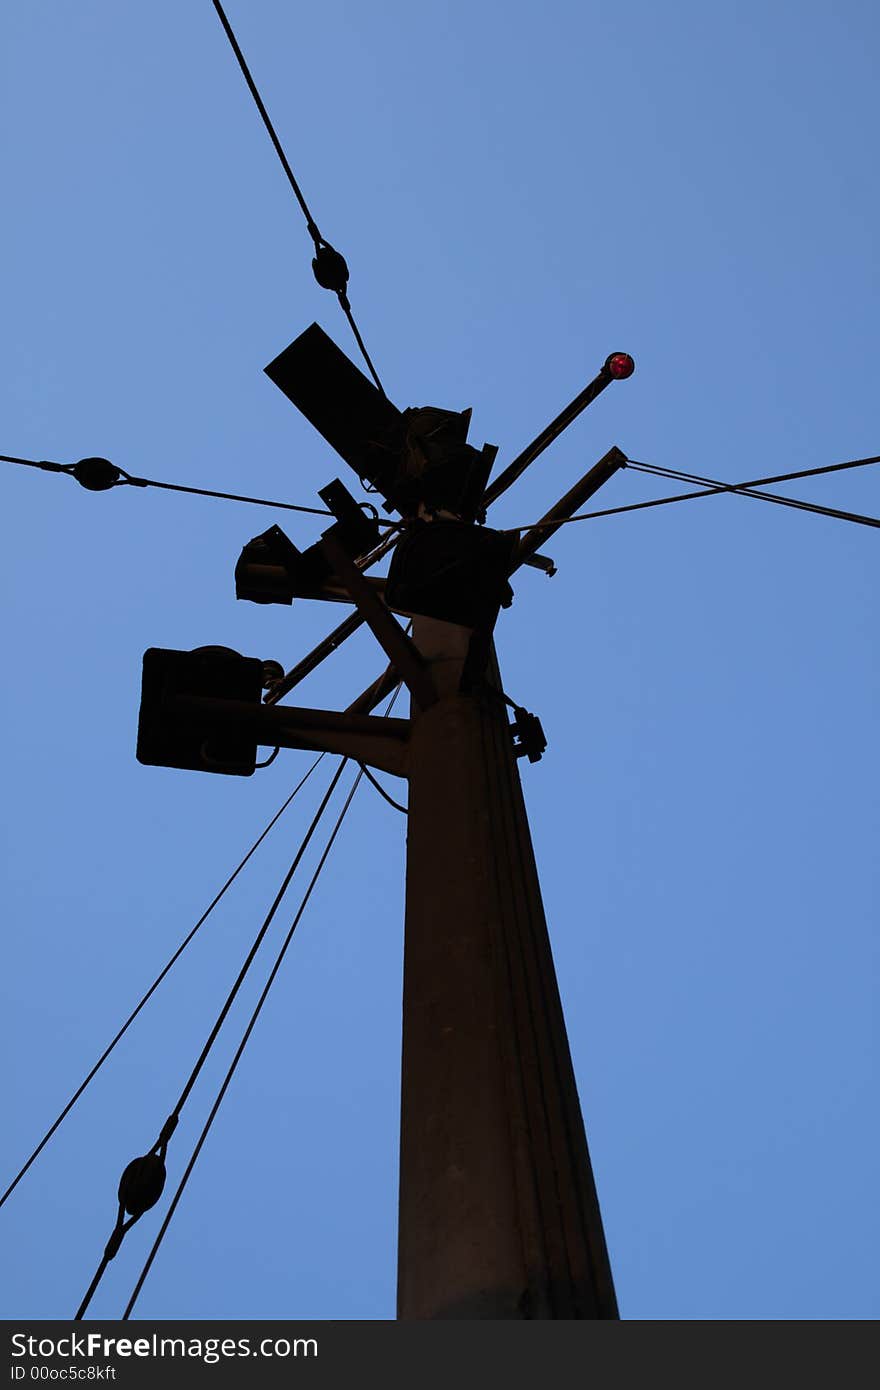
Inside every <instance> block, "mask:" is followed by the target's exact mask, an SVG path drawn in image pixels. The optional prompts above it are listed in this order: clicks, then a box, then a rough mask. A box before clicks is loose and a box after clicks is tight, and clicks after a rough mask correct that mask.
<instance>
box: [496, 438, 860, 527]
mask: <svg viewBox="0 0 880 1390" xmlns="http://www.w3.org/2000/svg"><path fill="white" fill-rule="evenodd" d="M635 463H636V460H635V459H632V460H627V466H631V465H632V464H635ZM873 463H880V454H878V455H876V456H875V457H872V458H863V459H849V460H848V461H847V462H846V463H831V464H827V465H826V466H825V467H824V468H805V469H800V470H799V471H798V472H796V473H778V474H776V475H774V476H773V477H772V478H753V479H751V480H750V481H749V482H746V483H739V484H736V485H733V484H728V483H724V484H719V485H718V486H717V487H708V488H703V489H701V490H700V491H699V492H678V493H675V494H674V495H673V496H672V497H654V498H652V499H650V500H649V501H647V502H629V503H627V504H626V505H625V506H622V507H603V508H602V510H601V511H595V512H578V513H577V515H576V516H569V517H565V518H564V519H563V520H562V521H554V522H550V521H548V522H546V523H544V524H546V525H547V526H550V525H553V526H560V525H561V526H567V525H568V523H569V522H571V521H592V520H594V519H595V518H596V517H600V516H621V515H622V514H623V513H624V512H640V511H646V510H647V509H648V508H649V507H668V506H669V505H670V504H671V503H673V502H692V501H693V500H694V499H695V498H697V497H717V496H719V495H720V494H721V493H723V492H728V491H730V490H731V487H734V486H737V487H760V486H762V485H765V486H766V485H769V484H771V483H788V482H792V481H794V480H795V479H797V478H815V477H818V476H819V475H820V474H824V473H838V472H840V471H842V470H843V469H845V468H864V467H866V466H867V465H869V464H873ZM645 466H646V465H644V464H641V463H639V464H638V467H639V469H641V468H644V467H645ZM848 515H849V516H856V515H858V514H857V513H849V514H848ZM863 520H864V521H865V522H867V523H869V524H870V523H873V522H874V520H875V519H874V518H873V517H865V518H864V519H863ZM541 525H542V523H541V522H536V521H533V522H530V523H528V524H527V525H525V526H505V527H504V528H503V529H504V530H505V531H536V530H538V529H539V527H540V526H541Z"/></svg>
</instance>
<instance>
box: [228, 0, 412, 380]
mask: <svg viewBox="0 0 880 1390" xmlns="http://www.w3.org/2000/svg"><path fill="white" fill-rule="evenodd" d="M212 3H213V6H214V9H215V10H216V11H217V15H218V18H219V20H220V23H221V24H222V25H223V29H224V31H225V33H226V37H227V39H228V40H229V43H230V45H231V47H232V51H233V53H234V54H235V57H236V59H237V61H238V66H239V67H240V68H241V71H242V75H243V77H244V80H245V82H246V83H247V85H248V90H249V91H250V94H251V96H252V97H253V99H254V104H255V105H256V108H257V110H258V111H259V113H260V116H261V118H262V121H263V125H264V126H265V127H266V130H267V132H268V135H269V139H270V140H271V141H272V144H273V145H274V147H275V153H276V154H277V155H278V158H279V160H280V161H281V167H282V169H283V170H284V172H285V174H286V175H287V179H288V182H289V183H290V186H291V188H292V189H293V192H294V196H295V197H296V200H297V202H298V203H299V205H300V208H301V210H302V214H303V217H304V218H305V220H306V231H307V232H308V234H309V236H310V237H311V239H312V242H313V243H314V247H315V258H314V260H313V261H312V270H313V271H314V274H315V279H316V280H317V282H318V284H319V285H320V286H321V287H322V289H327V290H332V291H333V292H334V293H335V295H336V298H337V299H338V300H339V303H340V305H341V306H342V311H343V313H344V314H345V317H346V318H347V319H348V323H349V327H350V328H351V331H352V333H353V334H354V338H355V342H356V343H357V345H358V348H359V349H360V351H361V355H362V356H363V359H364V361H365V362H366V364H367V366H368V368H369V370H370V375H371V376H372V378H373V380H374V381H375V383H376V386H377V387H378V389H379V391H380V392H381V393H382V395H383V396H384V395H385V388H384V387H383V385H382V383H381V381H380V380H379V374H378V372H377V371H376V368H375V367H374V366H373V362H372V359H371V357H370V354H369V353H368V352H367V349H366V346H365V344H364V340H363V338H362V337H361V334H360V330H359V328H358V326H357V324H356V323H355V320H354V314H353V313H352V310H351V304H350V303H349V299H348V294H347V293H346V287H347V285H348V266H347V265H346V263H345V259H344V257H343V256H342V255H341V254H340V252H339V251H337V250H336V249H335V247H333V246H331V245H330V243H329V241H327V240H326V238H325V237H322V236H321V233H320V231H319V230H318V224H317V223H316V221H315V219H314V217H313V216H312V214H311V212H310V210H309V206H308V203H307V202H306V200H305V198H304V196H303V193H302V189H301V188H300V186H299V184H298V183H297V181H296V178H295V176H294V172H293V170H292V169H291V167H290V162H289V160H288V158H287V155H286V154H285V153H284V148H283V146H282V144H281V141H280V140H279V139H278V135H277V134H276V131H275V127H274V126H273V124H272V122H271V120H270V118H269V113H268V111H267V110H266V107H265V105H264V103H263V99H262V97H261V96H260V93H259V91H258V90H257V84H256V82H255V81H254V79H253V77H252V76H251V72H250V68H249V67H248V65H247V62H246V61H245V56H244V54H243V53H242V51H241V48H240V46H239V42H238V39H237V38H236V37H235V34H234V33H233V30H232V25H231V24H230V23H229V20H228V19H227V18H226V15H225V13H224V10H223V6H222V5H221V4H220V0H212Z"/></svg>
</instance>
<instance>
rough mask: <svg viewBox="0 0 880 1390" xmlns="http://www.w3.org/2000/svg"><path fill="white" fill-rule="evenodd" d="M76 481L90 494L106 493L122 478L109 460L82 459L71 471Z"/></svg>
mask: <svg viewBox="0 0 880 1390" xmlns="http://www.w3.org/2000/svg"><path fill="white" fill-rule="evenodd" d="M70 471H71V473H72V474H73V476H74V477H75V478H76V481H77V482H78V483H80V484H81V486H82V487H86V488H88V490H89V492H106V490H107V488H108V487H114V486H115V485H116V483H118V482H119V479H120V478H121V477H122V474H121V473H120V471H119V469H118V468H117V467H116V465H115V464H113V463H111V462H110V460H109V459H100V458H94V459H80V461H79V463H75V464H74V465H73V468H72V469H71V470H70Z"/></svg>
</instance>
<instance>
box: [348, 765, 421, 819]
mask: <svg viewBox="0 0 880 1390" xmlns="http://www.w3.org/2000/svg"><path fill="white" fill-rule="evenodd" d="M359 767H360V770H361V772H362V773H363V774H364V776H365V777H366V779H367V781H368V782H369V783H370V786H371V787H375V788H376V791H377V792H378V793H379V795H380V796H381V797H384V799H385V800H386V801H387V802H388V805H389V806H393V807H394V809H395V811H402V812H403V814H404V815H405V816H408V815H409V810H408V808H407V807H406V806H402V805H401V804H400V802H399V801H395V800H394V797H393V796H391V794H390V793H389V792H387V791H386V790H385V788H384V787H383V786H382V783H381V782H380V781H379V779H378V777H374V776H373V774H372V772H371V771H370V769H369V768H368V767H367V765H366V763H360V764H359Z"/></svg>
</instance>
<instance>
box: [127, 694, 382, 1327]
mask: <svg viewBox="0 0 880 1390" xmlns="http://www.w3.org/2000/svg"><path fill="white" fill-rule="evenodd" d="M400 690H401V687H400V686H399V685H398V687H397V689H396V690H395V691H394V692H393V694H392V696H391V699H390V701H389V703H388V706H387V708H386V710H385V715H386V716H387V715H389V714H390V713H391V711H392V709H393V708H394V704H395V701H396V700H397V697H398V695H399V694H400ZM347 762H348V759H347V758H343V759H342V761H341V763H340V765H339V773H340V774H341V772H342V769H343V768H344V767H345V765H346V763H347ZM363 771H364V769H363V768H361V769H360V770H359V771H358V774H357V777H356V778H355V780H354V782H353V783H352V786H351V790H350V791H349V793H348V796H347V798H346V800H345V803H344V805H343V807H342V810H341V811H340V813H339V815H338V816H337V818H336V824H335V825H334V827H333V829H332V831H331V832H330V838H329V839H328V841H327V844H326V846H325V848H324V851H323V853H322V855H321V858H320V860H319V861H318V865H317V868H316V869H315V871H314V873H313V874H312V877H311V880H310V882H309V885H308V887H307V888H306V891H305V894H304V895H303V899H302V902H301V903H300V906H299V908H298V910H297V913H296V916H295V917H294V919H293V922H292V923H291V925H290V929H289V930H288V932H287V935H286V936H285V938H284V941H283V942H282V944H281V947H280V949H279V951H278V955H277V956H276V958H275V962H274V964H273V966H272V969H271V971H270V973H269V976H268V979H267V980H266V983H265V985H264V987H263V991H262V993H261V995H260V997H259V999H258V1000H257V1003H256V1005H255V1007H254V1011H253V1013H252V1014H251V1017H250V1019H249V1021H248V1024H247V1027H246V1029H245V1031H244V1035H243V1036H242V1039H241V1042H240V1043H239V1045H238V1048H237V1049H236V1052H235V1056H234V1057H233V1059H232V1062H231V1063H230V1066H229V1070H228V1071H227V1073H226V1076H225V1077H224V1079H223V1084H222V1085H221V1087H220V1090H219V1092H218V1094H217V1098H216V1100H215V1101H214V1104H213V1105H212V1107H211V1110H210V1113H209V1115H208V1118H207V1120H206V1121H205V1124H204V1127H203V1129H202V1132H201V1134H200V1135H199V1138H198V1140H197V1142H196V1146H195V1148H194V1150H193V1152H192V1156H191V1157H190V1160H189V1163H188V1164H187V1166H186V1169H185V1170H184V1173H183V1176H182V1177H181V1179H180V1182H179V1183H178V1186H177V1191H176V1192H175V1194H174V1196H173V1198H172V1199H171V1202H170V1204H169V1207H168V1211H167V1212H166V1213H165V1219H164V1220H163V1222H162V1225H161V1227H160V1229H159V1231H158V1234H157V1235H156V1239H155V1241H154V1242H153V1247H152V1249H151V1250H150V1253H149V1255H148V1256H147V1259H146V1262H145V1264H144V1267H143V1269H142V1270H141V1273H140V1276H139V1277H138V1281H137V1283H136V1284H135V1286H134V1289H133V1290H132V1293H131V1297H130V1298H129V1300H128V1303H127V1305H126V1308H125V1312H124V1313H123V1314H122V1320H123V1321H124V1322H125V1321H128V1319H129V1318H130V1316H131V1312H132V1309H133V1308H134V1305H135V1303H136V1302H137V1299H138V1295H139V1294H140V1291H141V1289H142V1288H143V1286H144V1282H145V1280H146V1278H147V1275H148V1274H149V1272H150V1269H151V1267H152V1264H153V1261H154V1259H155V1258H156V1255H157V1253H158V1250H159V1247H160V1245H161V1244H162V1241H163V1239H164V1236H165V1232H166V1231H167V1230H168V1227H169V1225H170V1224H171V1218H172V1217H173V1215H174V1212H175V1211H176V1209H177V1205H178V1203H179V1201H180V1199H181V1197H182V1196H183V1191H184V1188H185V1187H186V1185H187V1182H188V1181H189V1177H190V1174H191V1173H192V1171H193V1168H194V1167H195V1165H196V1161H197V1159H198V1157H199V1154H200V1153H201V1150H202V1146H203V1145H204V1143H205V1140H206V1139H207V1137H208V1133H209V1132H210V1129H211V1126H212V1125H213V1123H214V1119H215V1117H216V1115H217V1112H218V1110H219V1109H220V1106H221V1105H222V1103H223V1098H224V1096H225V1095H226V1092H227V1090H228V1089H229V1084H230V1082H231V1081H232V1078H233V1076H234V1074H235V1071H236V1068H237V1067H238V1064H239V1061H240V1060H241V1057H242V1054H243V1052H244V1050H245V1047H246V1046H247V1043H248V1039H249V1038H250V1035H251V1033H252V1032H253V1030H254V1026H255V1025H256V1022H257V1019H258V1018H259V1016H260V1012H261V1010H262V1008H263V1005H264V1004H265V1002H266V999H267V997H268V995H269V991H270V989H271V988H272V985H273V983H274V981H275V977H276V976H277V974H278V972H279V970H280V969H281V965H282V962H283V960H284V957H285V955H286V954H287V949H288V947H289V945H290V943H291V941H292V940H293V935H294V932H295V931H296V928H297V926H298V925H299V922H300V919H301V918H302V915H303V913H304V912H305V909H306V906H307V904H308V901H309V898H310V897H311V895H312V891H313V889H314V887H315V885H316V883H317V882H318V879H319V877H320V874H321V870H322V869H323V867H324V864H325V863H326V861H327V858H328V856H329V854H330V851H331V849H332V848H333V843H334V841H335V839H336V836H337V835H338V834H339V830H340V828H341V826H342V822H343V821H344V819H345V817H346V814H347V812H348V808H349V806H350V805H351V803H352V801H353V799H354V794H355V792H356V791H357V789H358V787H359V786H360V782H361V778H362V776H363Z"/></svg>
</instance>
